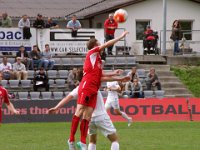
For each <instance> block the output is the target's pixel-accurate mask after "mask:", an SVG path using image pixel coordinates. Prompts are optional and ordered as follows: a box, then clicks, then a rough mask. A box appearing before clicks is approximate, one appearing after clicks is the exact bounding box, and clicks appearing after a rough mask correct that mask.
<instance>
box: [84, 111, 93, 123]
mask: <svg viewBox="0 0 200 150" xmlns="http://www.w3.org/2000/svg"><path fill="white" fill-rule="evenodd" d="M91 116H92V114H91V115H90V114H88V113H83V119H85V120H88V121H90V119H91Z"/></svg>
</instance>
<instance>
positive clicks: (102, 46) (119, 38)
mask: <svg viewBox="0 0 200 150" xmlns="http://www.w3.org/2000/svg"><path fill="white" fill-rule="evenodd" d="M128 33H129V32H128V31H124V32H123V33H122V34H121V35H120V36H119V37H117V38H115V39H113V40H110V41H108V42H106V43H104V44H102V45H101V46H100V48H99V49H100V50H104V49H105V48H106V47H109V46H112V45H114V44H115V43H117V42H118V41H119V40H121V39H123V38H124V37H125V36H126V35H127V34H128Z"/></svg>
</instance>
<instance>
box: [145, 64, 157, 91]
mask: <svg viewBox="0 0 200 150" xmlns="http://www.w3.org/2000/svg"><path fill="white" fill-rule="evenodd" d="M146 84H147V90H151V88H152V87H155V86H156V87H157V89H158V90H161V84H160V82H159V80H158V76H157V74H156V73H155V68H153V67H152V68H151V69H150V71H149V73H148V75H147V82H146Z"/></svg>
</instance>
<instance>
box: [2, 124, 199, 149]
mask: <svg viewBox="0 0 200 150" xmlns="http://www.w3.org/2000/svg"><path fill="white" fill-rule="evenodd" d="M115 126H116V128H117V130H118V134H119V137H120V149H121V150H199V149H200V142H199V139H200V123H199V122H136V123H134V124H133V125H132V126H131V127H129V128H128V127H127V123H115ZM69 129H70V123H26V124H3V125H2V126H1V127H0V150H67V149H68V148H67V147H66V138H67V137H69ZM78 137H79V132H78V135H77V139H78ZM109 149H110V142H109V141H108V140H107V139H106V138H104V137H103V136H102V135H101V134H99V135H98V143H97V150H109Z"/></svg>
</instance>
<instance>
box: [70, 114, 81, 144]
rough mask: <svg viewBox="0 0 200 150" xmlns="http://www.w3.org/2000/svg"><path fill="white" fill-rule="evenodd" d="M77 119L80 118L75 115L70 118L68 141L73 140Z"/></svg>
mask: <svg viewBox="0 0 200 150" xmlns="http://www.w3.org/2000/svg"><path fill="white" fill-rule="evenodd" d="M79 120H80V118H79V117H77V116H76V115H74V116H73V118H72V124H71V132H70V138H69V141H70V142H74V141H75V137H74V136H75V134H76V131H77V128H78V124H79Z"/></svg>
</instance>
